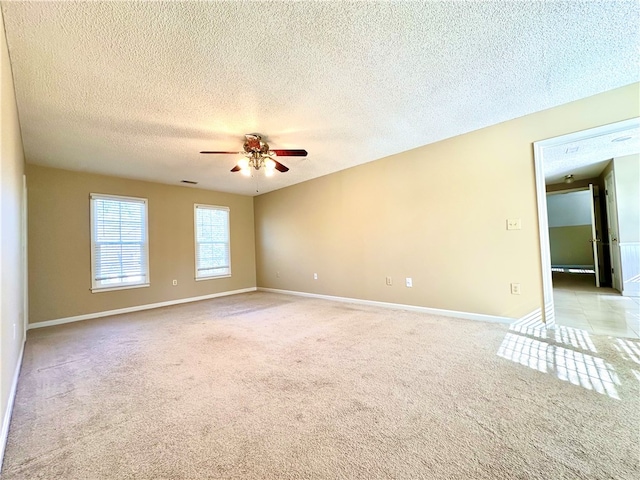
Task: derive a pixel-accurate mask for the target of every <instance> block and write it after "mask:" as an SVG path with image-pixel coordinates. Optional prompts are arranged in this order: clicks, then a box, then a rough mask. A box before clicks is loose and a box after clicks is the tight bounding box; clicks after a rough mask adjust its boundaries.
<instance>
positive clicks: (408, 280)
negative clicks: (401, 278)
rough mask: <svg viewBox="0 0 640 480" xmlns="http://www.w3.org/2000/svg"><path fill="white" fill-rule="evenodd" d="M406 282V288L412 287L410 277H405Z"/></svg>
mask: <svg viewBox="0 0 640 480" xmlns="http://www.w3.org/2000/svg"><path fill="white" fill-rule="evenodd" d="M406 282H407V287H408V288H411V287H413V280H412V279H411V277H407V278H406Z"/></svg>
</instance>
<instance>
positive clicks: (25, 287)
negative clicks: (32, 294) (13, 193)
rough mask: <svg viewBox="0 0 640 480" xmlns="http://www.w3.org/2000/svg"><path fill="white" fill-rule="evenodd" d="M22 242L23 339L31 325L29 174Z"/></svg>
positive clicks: (24, 179) (24, 183)
mask: <svg viewBox="0 0 640 480" xmlns="http://www.w3.org/2000/svg"><path fill="white" fill-rule="evenodd" d="M21 217H22V221H21V223H22V225H21V226H22V235H21V236H22V242H21V247H20V248H21V255H22V301H23V304H22V316H23V319H22V322H23V328H24V330H23V332H22V339H23V340H25V339H26V338H27V329H28V327H29V258H28V255H29V253H28V252H29V250H28V243H27V239H28V228H27V225H28V210H27V176H26V175H22V215H21Z"/></svg>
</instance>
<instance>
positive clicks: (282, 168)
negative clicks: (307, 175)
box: [271, 158, 289, 173]
mask: <svg viewBox="0 0 640 480" xmlns="http://www.w3.org/2000/svg"><path fill="white" fill-rule="evenodd" d="M271 160H273V161H274V162H276V170H278V171H279V172H282V173H284V172H288V171H289V167H285V166H284V165H283V164H281V163H280V162H279V161H277V160H275V159H273V158H272V159H271Z"/></svg>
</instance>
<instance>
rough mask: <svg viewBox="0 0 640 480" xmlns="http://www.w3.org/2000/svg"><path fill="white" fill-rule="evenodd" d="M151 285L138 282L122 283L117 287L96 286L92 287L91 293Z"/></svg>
mask: <svg viewBox="0 0 640 480" xmlns="http://www.w3.org/2000/svg"><path fill="white" fill-rule="evenodd" d="M149 286H151V284H149V283H137V284H135V285H120V286H117V287H96V288H92V289H91V293H100V292H113V291H114V290H129V289H131V288H145V287H149Z"/></svg>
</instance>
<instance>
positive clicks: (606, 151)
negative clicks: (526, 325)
mask: <svg viewBox="0 0 640 480" xmlns="http://www.w3.org/2000/svg"><path fill="white" fill-rule="evenodd" d="M638 153H640V119H638V118H635V119H631V120H627V121H624V122H619V123H616V124H611V125H605V126H602V127H598V128H595V129H590V130H586V131H582V132H576V133H573V134H569V135H565V136H561V137H556V138H552V139H548V140H544V141H540V142H535V143H534V157H535V173H536V192H537V200H538V222H539V234H540V246H541V269H542V274H543V295H544V319H545V322H546V324H547V325H548V326H549V327H551V328H553V326H555V325H556V323H557V324H559V325H564V326H568V327H573V328H580V329H583V330H587V331H590V332H591V333H595V334H606V335H614V336H626V337H635V338H640V297H637V296H631V295H630V294H627V295H622V294H621V293H620V292H621V291H622V292H623V293H625V292H624V286H625V285H626V284H625V282H624V279H623V276H624V273H623V272H624V265H622V266H619V265H617V264H616V262H618V261H619V258H620V255H619V254H618V253H617V252H618V250H617V249H618V246H619V244H620V242H619V240H620V239H619V235H617V232H618V227H617V226H616V225H615V223H616V220H617V219H616V216H615V215H616V212H617V206H616V205H615V202H616V197H615V182H614V179H615V173H614V172H613V167H612V164H613V162H612V159H617V158H621V157H624V156H628V155H633V154H635V155H637V154H638ZM605 178H608V179H609V180H608V185H609V188H607V187H606V185H605ZM638 183H640V180H638ZM568 184H571V185H568ZM590 184H591V186H590ZM594 187H595V188H594ZM588 188H590V189H591V190H590V195H591V199H592V200H595V201H594V205H593V206H594V208H593V209H592V210H593V211H594V212H595V210H596V207H597V208H599V209H600V210H602V215H603V216H604V215H606V213H608V212H605V208H606V209H609V210H610V211H611V213H610V214H609V215H606V219H607V222H609V224H608V225H609V226H610V228H607V225H605V222H604V221H603V222H601V225H600V228H599V229H597V228H596V225H595V218H594V219H593V220H594V221H590V222H589V223H590V224H591V226H592V228H593V231H592V235H590V237H591V238H590V242H589V243H590V245H588V246H587V245H582V247H581V248H582V250H584V252H583V253H585V252H587V251H588V250H589V249H590V250H591V251H592V252H593V255H594V257H595V260H592V261H591V264H592V265H593V268H592V270H593V273H592V272H588V274H589V277H587V276H584V275H585V274H586V272H579V270H580V268H578V267H579V266H580V265H587V264H586V263H584V264H582V263H579V262H578V263H571V262H568V263H567V264H566V265H567V266H568V267H572V266H573V267H576V268H574V270H575V271H574V272H569V271H565V270H564V267H562V271H556V272H554V271H553V270H554V268H552V265H553V262H552V251H551V245H550V233H549V228H550V222H549V218H548V202H547V193H548V190H552V191H553V190H555V191H558V190H570V189H572V190H574V191H586V189H588ZM635 188H636V190H637V189H638V187H637V185H636V186H635ZM598 190H599V191H600V195H598ZM565 193H566V192H565ZM603 194H605V195H603ZM583 195H587V194H583ZM594 215H595V214H594ZM586 223H587V222H586V221H583V224H584V225H586ZM584 229H586V227H585V228H584ZM596 230H597V231H596ZM605 230H606V235H605ZM556 260H557V258H556ZM583 261H584V259H583ZM556 263H557V262H556ZM622 263H624V262H622ZM556 270H558V269H556ZM584 270H586V269H584ZM572 273H573V275H571V274H572ZM580 274H582V276H581V275H580ZM615 274H617V277H615V276H614V275H615ZM607 279H608V280H607ZM603 280H604V281H603ZM598 281H600V282H602V284H601V287H597V286H596V284H597V283H598ZM615 282H617V283H615ZM616 285H619V291H618V290H615V288H614V287H615V286H616ZM629 291H630V290H628V292H629Z"/></svg>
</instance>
